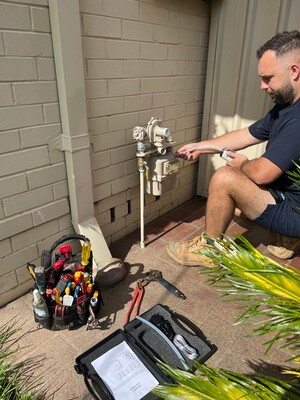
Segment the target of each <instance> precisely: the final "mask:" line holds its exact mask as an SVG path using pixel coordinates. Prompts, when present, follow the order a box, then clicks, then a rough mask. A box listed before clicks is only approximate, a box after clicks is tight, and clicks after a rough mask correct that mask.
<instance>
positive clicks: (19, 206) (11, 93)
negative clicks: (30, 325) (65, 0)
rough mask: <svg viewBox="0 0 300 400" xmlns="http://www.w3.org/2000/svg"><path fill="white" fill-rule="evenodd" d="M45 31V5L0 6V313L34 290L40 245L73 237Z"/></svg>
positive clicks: (37, 1)
mask: <svg viewBox="0 0 300 400" xmlns="http://www.w3.org/2000/svg"><path fill="white" fill-rule="evenodd" d="M50 31H51V28H50V18H49V10H48V0H7V1H5V2H3V1H1V2H0V55H1V57H0V71H1V73H0V249H1V251H0V277H1V282H2V283H3V284H2V285H0V299H1V300H0V306H1V305H3V304H4V303H5V302H8V301H10V300H12V299H14V298H15V297H16V296H20V295H21V294H23V293H24V292H26V291H28V290H29V288H30V287H32V279H31V277H30V275H29V274H28V272H27V270H26V263H27V262H28V261H38V262H39V258H40V248H41V247H42V245H41V243H42V242H43V241H46V240H48V238H49V237H51V238H52V239H53V241H54V240H55V239H57V237H60V236H61V235H62V234H63V232H65V230H66V226H67V229H68V230H70V222H68V223H62V221H63V218H64V217H65V216H68V220H70V217H69V213H70V208H69V201H68V187H67V182H66V167H65V162H64V155H63V153H61V152H60V151H58V150H53V145H52V143H53V141H54V139H55V138H56V137H57V136H58V135H59V134H60V133H61V124H60V122H61V121H60V113H59V107H58V94H57V83H56V74H55V64H54V58H53V47H52V36H51V32H50ZM51 146H52V148H51ZM51 244H52V243H51ZM51 244H50V245H51ZM50 245H49V246H50ZM48 248H49V247H48Z"/></svg>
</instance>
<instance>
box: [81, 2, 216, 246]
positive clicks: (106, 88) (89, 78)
mask: <svg viewBox="0 0 300 400" xmlns="http://www.w3.org/2000/svg"><path fill="white" fill-rule="evenodd" d="M80 8H81V14H82V21H83V22H82V24H83V31H82V32H83V33H82V43H83V52H84V59H85V65H86V70H85V72H86V89H87V98H88V100H87V105H88V110H89V121H88V124H89V131H90V134H91V135H92V142H93V146H92V149H93V153H92V169H93V177H94V184H95V188H94V198H95V201H96V205H97V207H96V210H97V213H98V216H99V221H100V224H101V215H102V216H103V217H104V215H105V221H106V223H105V224H104V226H103V229H104V234H105V235H106V237H107V240H108V242H109V243H111V242H113V241H114V240H117V239H118V238H120V237H122V235H125V234H126V232H128V229H134V228H136V227H137V226H138V224H139V213H138V209H139V190H138V189H139V176H138V172H137V160H136V156H135V152H136V143H135V141H134V140H133V138H132V129H133V128H134V127H135V126H136V125H146V124H147V122H148V121H149V119H150V118H151V117H152V116H155V117H158V118H161V119H162V122H163V125H164V126H168V128H169V129H171V131H172V133H173V135H174V138H175V139H176V140H177V141H178V143H179V144H178V145H177V144H176V146H177V147H176V146H175V148H179V147H180V144H183V143H185V142H186V141H187V140H190V139H192V140H193V141H195V140H197V139H199V137H200V128H201V121H202V112H203V99H204V82H205V73H206V60H207V47H208V33H209V19H210V5H209V4H208V3H206V2H203V1H197V0H195V1H193V0H191V1H188V2H173V1H171V0H165V1H163V2H158V1H157V0H137V1H132V0H118V1H116V0H114V1H111V0H102V1H101V2H95V1H92V0H89V1H87V2H84V0H81V2H80ZM93 14H94V15H93ZM97 21H101V23H102V24H101V26H99V24H97ZM110 22H112V24H110ZM118 22H121V31H120V30H119V27H118ZM108 25H109V27H107V26H108ZM166 124H167V125H166ZM103 154H105V160H101V157H102V155H103ZM118 168H119V171H118ZM181 168H182V169H183V170H185V169H186V174H183V175H182V176H179V175H178V179H177V181H176V188H175V189H174V190H173V191H172V192H170V194H166V195H164V196H162V199H161V200H160V201H159V202H155V203H153V204H152V203H150V204H152V205H151V207H149V206H147V207H146V209H145V210H146V214H147V215H146V221H151V220H153V219H154V218H155V217H157V216H158V215H162V213H164V212H167V211H168V210H169V209H170V208H172V207H174V206H176V205H178V204H181V203H182V202H183V201H186V200H188V196H190V197H192V196H193V194H195V192H196V176H195V171H197V163H193V164H192V165H191V168H187V167H186V166H185V164H184V163H183V162H182V163H181ZM118 175H119V176H118ZM181 188H183V190H182V189H181ZM122 193H126V196H129V197H127V201H129V203H127V201H124V200H123V198H118V197H117V200H116V202H111V201H110V200H111V199H112V198H114V196H116V195H121V194H122ZM129 193H131V194H129ZM149 197H150V198H151V196H149ZM119 206H120V207H121V209H122V213H121V214H120V219H121V221H122V222H120V225H119V224H118V223H117V220H118V216H119V214H118V212H117V207H119ZM112 207H113V208H114V214H113V215H114V218H116V220H114V221H111V224H112V225H113V226H114V227H115V226H118V229H119V231H118V232H117V231H116V229H115V228H112V227H110V226H109V224H108V223H107V218H108V214H105V213H106V212H107V210H110V209H111V208H112ZM126 210H127V214H126ZM123 217H125V225H124V221H123ZM129 227H130V228H129Z"/></svg>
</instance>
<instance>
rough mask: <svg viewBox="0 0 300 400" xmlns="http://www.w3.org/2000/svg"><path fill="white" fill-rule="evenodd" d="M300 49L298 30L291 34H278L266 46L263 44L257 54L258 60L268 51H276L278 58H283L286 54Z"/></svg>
mask: <svg viewBox="0 0 300 400" xmlns="http://www.w3.org/2000/svg"><path fill="white" fill-rule="evenodd" d="M296 49H300V32H299V31H297V30H294V31H290V32H287V31H285V32H281V33H277V34H276V35H275V36H273V37H272V38H271V39H270V40H268V41H267V42H266V43H265V44H263V45H262V46H261V47H260V48H259V49H258V50H257V52H256V57H257V58H258V60H260V59H261V57H262V56H263V55H264V53H265V52H266V51H268V50H273V51H275V54H276V57H281V56H283V55H284V54H286V53H288V52H290V51H293V50H296Z"/></svg>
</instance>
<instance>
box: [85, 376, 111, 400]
mask: <svg viewBox="0 0 300 400" xmlns="http://www.w3.org/2000/svg"><path fill="white" fill-rule="evenodd" d="M90 380H91V381H93V382H96V384H98V385H99V386H100V387H101V390H102V391H103V394H104V395H105V398H103V397H102V393H101V397H99V395H98V393H96V392H95V390H94V388H93V386H92V385H91V382H90ZM84 383H85V385H86V387H87V389H88V391H89V393H90V394H91V395H92V396H93V398H94V399H95V400H114V398H113V397H112V395H111V394H110V392H109V391H108V390H107V389H106V386H105V384H104V382H103V381H102V379H100V378H99V376H98V375H95V374H92V375H89V376H84Z"/></svg>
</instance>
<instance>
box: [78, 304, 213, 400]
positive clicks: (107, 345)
mask: <svg viewBox="0 0 300 400" xmlns="http://www.w3.org/2000/svg"><path fill="white" fill-rule="evenodd" d="M139 318H140V319H139ZM151 321H152V322H154V323H153V324H152V322H151ZM157 321H158V323H157ZM161 321H163V325H160V322H161ZM148 322H151V324H152V325H154V326H155V327H156V328H158V330H159V331H160V332H161V333H162V334H160V333H158V332H157V330H155V329H153V327H151V326H149V325H147V323H148ZM156 323H157V324H156ZM155 324H156V325H155ZM174 334H175V335H180V337H181V338H184V343H185V344H186V345H187V346H189V347H188V349H189V350H191V349H193V354H194V357H193V359H191V358H189V357H188V356H187V354H189V352H186V351H185V350H186V349H183V348H181V350H179V356H178V352H176V351H174V349H173V348H172V347H170V344H169V342H168V341H166V339H165V337H167V338H168V336H169V337H170V338H171V339H172V336H174ZM164 336H165V337H164ZM173 339H174V338H173ZM173 339H172V340H173ZM169 340H170V339H169ZM172 340H170V341H172ZM124 343H125V344H126V345H128V346H129V348H130V349H131V350H132V351H133V352H134V353H135V355H136V357H137V358H138V359H139V360H140V361H141V362H142V363H143V365H144V366H145V367H146V369H147V370H148V371H149V372H150V373H151V374H152V375H153V377H154V378H155V379H156V381H157V383H156V385H157V384H164V383H171V382H172V380H171V379H170V378H169V377H168V376H166V375H165V374H164V373H163V372H162V371H161V369H160V368H158V366H157V364H156V359H160V360H162V361H164V362H166V363H168V364H170V365H171V366H173V367H175V368H180V369H183V370H184V369H185V370H187V369H189V368H190V369H192V370H193V365H194V363H195V361H198V362H200V363H204V362H205V361H206V360H207V359H208V358H209V357H211V356H212V354H214V353H215V352H216V350H217V348H216V346H215V345H213V344H211V343H210V342H209V341H208V340H207V339H206V337H205V336H204V334H203V332H202V331H201V330H200V329H199V328H198V327H197V326H196V325H195V324H193V323H192V322H191V321H190V320H188V319H187V318H185V317H184V316H182V315H180V314H177V313H175V312H172V311H171V310H170V309H168V308H167V307H166V306H163V305H161V304H158V305H156V306H154V307H153V308H151V309H150V310H148V311H147V312H145V313H144V314H142V315H141V316H140V317H137V318H135V319H134V320H133V321H131V322H129V323H128V324H126V325H125V326H124V329H123V330H121V329H119V330H117V331H115V332H114V333H112V334H111V335H109V336H108V337H107V338H105V339H104V340H102V341H101V342H99V343H98V344H96V345H95V346H93V347H92V348H91V349H89V350H87V351H86V352H84V353H83V354H81V355H80V356H78V357H77V358H76V360H75V366H74V368H75V370H76V372H77V373H78V374H82V375H83V378H84V381H85V384H86V386H87V388H88V390H89V392H90V394H91V395H92V397H93V399H95V400H100V399H101V400H114V399H115V398H116V397H114V395H115V393H116V392H114V390H115V389H116V388H117V390H118V386H119V385H120V384H122V383H123V382H126V384H127V383H128V382H129V385H128V386H127V387H128V390H129V391H135V390H136V388H137V387H138V382H136V381H135V377H136V376H139V372H138V371H135V364H134V361H132V363H129V365H126V364H125V363H124V362H123V358H122V357H123V356H122V351H120V352H118V353H117V354H118V356H117V357H116V356H115V355H113V356H111V357H110V358H108V365H107V367H105V368H103V367H102V368H101V364H98V361H99V357H101V356H103V355H106V356H109V355H110V353H109V352H110V351H111V350H113V351H114V350H117V349H118V348H119V347H118V346H120V345H123V344H124ZM175 347H176V346H175ZM176 349H177V350H178V349H179V348H178V347H176ZM115 354H116V352H115ZM108 371H109V372H108ZM103 372H104V374H106V376H104V375H103ZM107 374H111V378H112V382H114V379H115V380H116V382H115V386H114V389H113V390H111V387H112V385H114V383H111V382H110V376H108V375H107ZM110 385H111V386H110ZM109 386H110V388H109ZM124 390H126V388H125V389H124ZM116 396H119V397H117V398H119V399H120V398H122V397H123V399H126V398H129V395H128V392H127V393H126V392H123V394H117V395H116ZM140 399H143V400H156V399H158V397H157V396H155V395H154V394H153V393H151V389H150V390H149V392H147V393H146V394H144V395H143V396H142V397H140Z"/></svg>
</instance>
